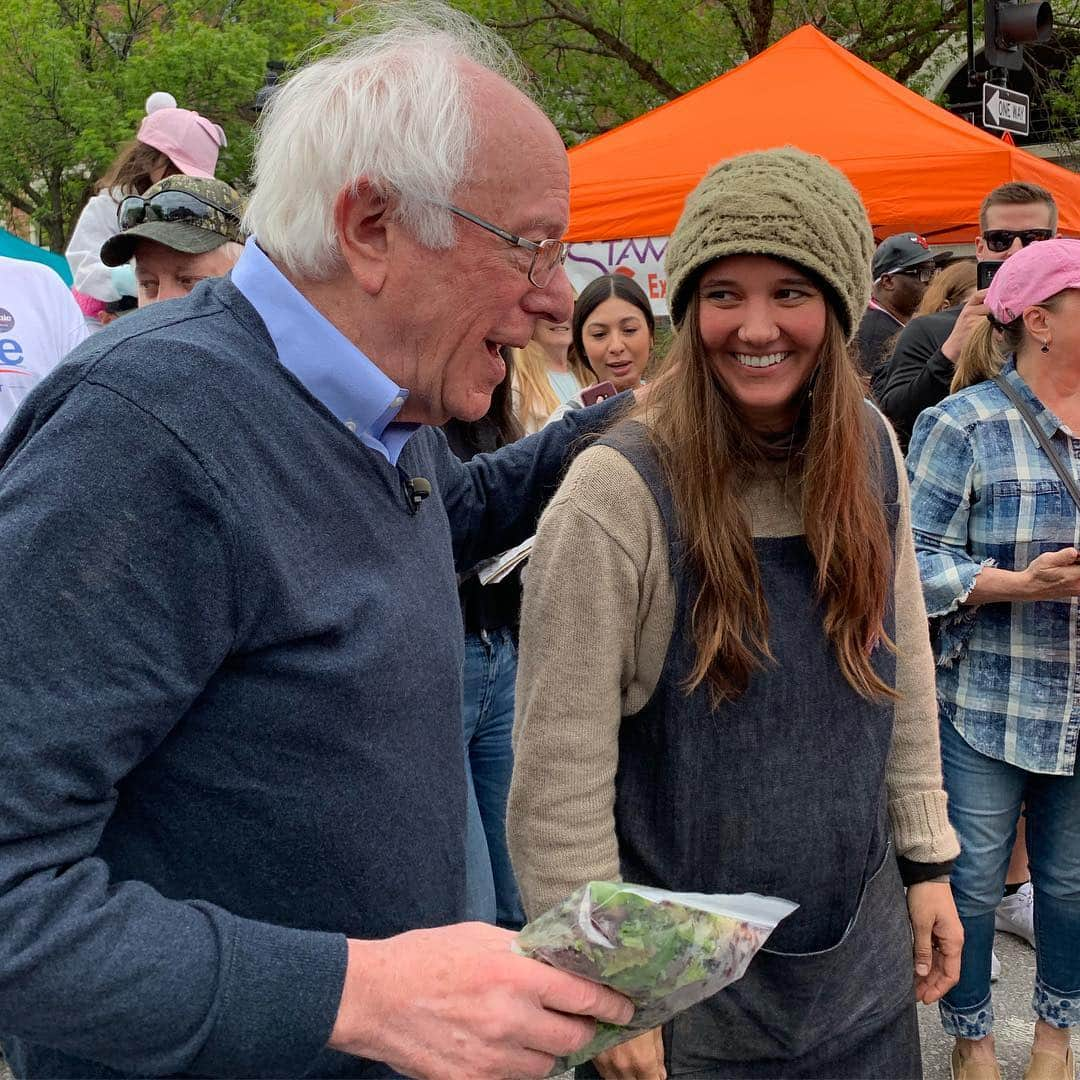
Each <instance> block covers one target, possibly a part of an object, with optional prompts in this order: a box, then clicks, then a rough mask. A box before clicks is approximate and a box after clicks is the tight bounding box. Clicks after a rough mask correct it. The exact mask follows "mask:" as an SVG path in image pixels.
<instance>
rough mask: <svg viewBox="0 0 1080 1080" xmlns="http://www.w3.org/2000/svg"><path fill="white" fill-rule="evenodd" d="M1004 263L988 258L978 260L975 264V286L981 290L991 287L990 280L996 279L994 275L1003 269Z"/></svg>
mask: <svg viewBox="0 0 1080 1080" xmlns="http://www.w3.org/2000/svg"><path fill="white" fill-rule="evenodd" d="M1002 265H1003V263H1002V262H1001V261H999V260H994V261H993V262H991V261H990V260H986V261H985V262H978V263H976V264H975V288H976V289H978V290H979V291H980V292H981V291H982V290H983V289H989V288H990V282H991V281H993V280H994V275H995V274H996V273H997V272H998V271H999V270H1000V269H1001V267H1002Z"/></svg>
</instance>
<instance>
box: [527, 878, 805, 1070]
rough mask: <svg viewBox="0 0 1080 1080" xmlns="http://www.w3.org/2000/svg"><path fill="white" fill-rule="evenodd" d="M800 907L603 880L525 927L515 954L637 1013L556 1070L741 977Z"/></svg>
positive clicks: (601, 1028) (606, 1027)
mask: <svg viewBox="0 0 1080 1080" xmlns="http://www.w3.org/2000/svg"><path fill="white" fill-rule="evenodd" d="M797 906H798V905H796V904H793V903H790V902H789V901H787V900H778V899H776V898H772V897H764V896H755V895H752V894H747V895H744V896H719V895H717V896H706V895H703V894H700V893H673V892H667V891H666V890H663V889H652V888H648V887H645V886H640V885H627V884H621V883H614V882H609V881H590V882H589V883H588V884H587V885H583V886H582V887H581V888H580V889H578V890H577V891H576V892H574V893H573V894H572V895H570V896H569V897H567V898H566V899H565V900H564V901H562V903H560V904H556V906H555V907H553V908H552V909H551V910H550V911H547V912H545V913H544V914H543V915H541V916H540V917H539V918H537V919H534V920H533V921H532V922H530V923H529V924H528V925H527V926H526V927H525V929H524V930H522V931H521V933H520V934H519V935H518V938H517V941H516V943H515V945H514V948H515V949H516V951H517V952H519V953H521V955H523V956H529V957H533V958H534V959H537V960H543V961H544V962H545V963H548V964H550V965H551V966H552V967H556V968H558V969H559V970H561V971H568V972H571V973H573V974H575V975H581V976H583V977H584V978H586V979H591V980H592V981H593V982H598V983H603V984H604V985H605V986H610V987H612V988H613V989H615V990H618V991H619V992H620V993H622V994H625V995H626V996H627V997H628V998H630V1000H631V1001H633V1003H634V1005H635V1006H636V1007H637V1011H636V1012H635V1014H634V1019H633V1020H632V1021H631V1022H630V1024H628V1025H627V1026H626V1027H617V1026H615V1025H612V1024H603V1023H601V1024H599V1025H598V1026H597V1031H596V1036H595V1037H594V1038H593V1040H592V1041H591V1042H590V1043H589V1044H588V1046H586V1047H585V1048H584V1049H583V1050H581V1051H579V1052H578V1053H577V1054H574V1055H572V1056H571V1057H569V1058H564V1059H561V1060H560V1061H559V1062H557V1063H556V1067H555V1069H554V1070H553V1071H554V1072H563V1071H565V1070H566V1069H569V1068H571V1067H573V1066H574V1065H580V1064H581V1063H582V1062H585V1061H588V1060H590V1059H591V1058H594V1057H595V1056H596V1055H597V1054H599V1053H601V1052H602V1051H604V1050H607V1049H609V1048H610V1047H612V1046H617V1045H618V1044H619V1043H621V1042H625V1041H626V1040H627V1039H632V1038H634V1036H635V1035H639V1034H641V1033H642V1032H643V1031H649V1030H650V1029H652V1028H655V1027H658V1026H659V1025H661V1024H664V1023H666V1022H667V1021H668V1020H670V1019H671V1018H672V1017H673V1016H674V1015H675V1014H676V1013H679V1012H682V1010H683V1009H687V1008H689V1007H690V1006H691V1005H696V1004H697V1003H698V1002H699V1001H702V1000H704V999H705V998H707V997H711V996H712V995H713V994H715V993H717V992H718V991H720V990H722V989H723V988H724V987H725V986H728V985H729V984H730V983H733V982H735V980H736V979H739V978H741V977H742V975H743V973H744V972H745V971H746V967H747V965H748V964H749V963H750V960H751V959H752V958H753V956H754V954H755V953H756V952H757V951H758V949H760V948H761V946H762V945H763V944H764V943H765V941H766V939H767V938H768V936H769V934H771V933H772V931H773V930H774V929H775V928H776V925H777V923H779V922H780V920H781V919H783V918H785V917H786V916H787V915H790V914H791V912H792V911H794V910H795V908H796V907H797Z"/></svg>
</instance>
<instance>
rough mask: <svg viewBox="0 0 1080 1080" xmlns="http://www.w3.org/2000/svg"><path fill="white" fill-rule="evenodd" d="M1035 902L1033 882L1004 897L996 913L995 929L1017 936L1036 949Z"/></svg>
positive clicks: (1028, 882)
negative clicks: (1032, 888) (1032, 889)
mask: <svg viewBox="0 0 1080 1080" xmlns="http://www.w3.org/2000/svg"><path fill="white" fill-rule="evenodd" d="M1034 912H1035V900H1034V897H1033V896H1032V893H1031V882H1030V881H1027V882H1025V883H1024V884H1023V885H1021V886H1020V888H1019V889H1017V890H1016V892H1014V893H1013V894H1012V896H1004V897H1002V899H1001V903H1000V904H998V906H997V910H996V911H995V912H994V929H995V930H1001V931H1002V932H1003V933H1006V934H1015V935H1016V936H1017V937H1019V938H1023V939H1024V940H1025V941H1026V942H1027V943H1028V944H1029V945H1030V946H1031V947H1032V948H1035V914H1034Z"/></svg>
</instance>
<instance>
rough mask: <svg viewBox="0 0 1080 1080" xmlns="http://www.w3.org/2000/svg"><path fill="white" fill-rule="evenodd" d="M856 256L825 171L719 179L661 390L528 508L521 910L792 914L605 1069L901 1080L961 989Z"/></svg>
mask: <svg viewBox="0 0 1080 1080" xmlns="http://www.w3.org/2000/svg"><path fill="white" fill-rule="evenodd" d="M872 252H873V240H872V237H871V233H870V228H869V223H868V222H867V219H866V213H865V210H864V209H863V207H862V204H861V202H860V200H859V197H858V195H857V194H856V193H855V191H854V189H853V188H852V187H851V185H850V184H849V183H848V181H847V180H846V179H845V178H844V177H843V176H842V175H841V174H839V173H838V172H836V171H835V170H834V169H833V168H832V167H831V166H829V165H828V164H826V163H825V162H824V161H822V160H821V159H820V158H815V157H811V156H809V155H807V154H803V153H801V152H799V151H795V150H775V151H768V152H765V153H757V154H747V155H743V156H741V157H739V158H735V159H732V160H731V161H729V162H726V163H724V164H722V165H720V166H717V168H715V169H714V170H712V171H711V172H710V173H709V174H708V175H707V176H706V177H705V179H704V180H703V181H702V183H701V184H700V185H699V186H698V188H697V189H696V190H695V191H694V192H693V193H692V194H691V195H690V196H689V198H688V199H687V203H686V207H685V208H684V211H683V215H682V217H681V219H680V221H679V224H678V226H677V227H676V230H675V232H674V234H673V235H672V238H671V242H670V245H669V247H668V253H667V271H668V283H669V284H668V297H669V305H670V309H671V315H672V320H673V322H674V324H675V327H676V334H675V339H674V343H673V345H672V348H671V351H670V353H669V355H668V357H667V359H666V362H665V366H664V368H663V370H662V373H661V374H660V376H659V377H658V378H657V379H656V380H655V382H654V383H653V385H652V387H651V389H650V392H649V395H648V397H647V399H646V400H645V402H644V404H643V405H641V406H640V407H639V408H638V409H637V411H636V413H635V414H633V415H632V417H631V418H630V419H628V420H626V421H625V422H622V423H620V424H619V425H617V426H616V427H615V428H614V429H613V430H612V431H610V432H609V433H608V435H607V436H606V437H605V438H604V439H602V440H601V441H600V443H599V445H596V446H594V447H591V448H590V449H588V450H586V451H585V452H584V453H583V454H582V455H581V456H580V457H579V458H578V460H577V461H576V462H575V464H574V465H573V466H572V467H571V470H570V472H569V474H568V476H567V478H566V480H565V481H564V483H563V485H562V487H561V488H560V490H559V492H558V494H557V495H556V497H555V499H554V500H553V501H552V503H551V505H550V506H549V508H548V511H547V513H546V514H545V516H544V518H543V519H542V521H541V525H540V529H539V531H538V534H537V539H536V544H535V546H534V549H533V555H532V560H531V564H530V570H529V577H528V581H527V585H526V593H525V606H524V612H523V618H522V640H521V660H520V673H519V680H518V709H517V717H516V746H517V761H516V765H515V772H514V780H513V783H512V787H511V796H510V805H509V823H508V828H509V839H510V846H511V854H512V857H513V860H514V866H515V869H516V871H517V874H518V879H519V883H520V886H521V891H522V897H523V900H524V904H525V908H526V911H527V913H529V914H532V915H535V914H537V913H538V912H539V911H541V910H543V909H544V908H546V907H548V906H549V905H550V904H551V903H553V902H555V901H558V900H559V899H561V898H562V897H563V896H564V895H566V894H567V893H568V892H569V891H570V890H571V889H573V888H574V887H576V886H578V885H580V884H581V883H582V882H584V881H588V880H590V879H610V878H613V877H622V879H623V880H627V881H634V882H637V883H640V884H646V885H653V886H659V887H661V888H668V889H675V890H679V891H693V892H707V893H742V892H757V893H765V894H773V895H779V896H783V897H786V898H788V899H791V900H795V901H796V902H798V903H799V905H800V907H799V910H798V911H797V912H795V913H794V914H793V915H792V916H790V918H789V919H787V920H785V921H784V922H783V923H782V924H781V925H780V927H779V928H778V929H777V930H776V931H775V932H774V934H773V936H772V938H770V941H769V942H768V944H767V945H766V947H765V948H764V949H763V950H762V952H761V953H760V954H759V955H758V957H757V958H756V959H755V960H754V962H753V963H752V964H751V966H750V969H749V971H748V973H747V974H746V975H745V976H744V978H743V979H742V980H740V981H739V982H738V983H736V984H735V985H734V986H732V987H730V988H729V989H728V990H726V991H725V992H724V993H722V994H720V995H717V997H715V998H712V999H710V1000H709V1001H706V1002H704V1003H703V1004H701V1005H699V1006H695V1007H694V1008H692V1009H690V1010H688V1011H687V1012H685V1013H683V1014H681V1015H680V1016H679V1017H678V1018H676V1020H675V1021H674V1023H673V1024H672V1025H669V1026H668V1027H666V1028H665V1029H664V1030H663V1032H662V1033H661V1032H659V1031H657V1032H652V1033H649V1034H647V1035H644V1036H642V1037H640V1038H639V1039H635V1040H633V1041H632V1042H630V1043H627V1044H625V1045H624V1046H622V1047H617V1048H616V1049H614V1050H612V1051H609V1052H608V1053H607V1054H605V1055H603V1056H602V1059H599V1060H598V1061H597V1062H596V1063H595V1065H596V1069H597V1070H598V1072H599V1073H600V1075H602V1076H604V1077H614V1078H624V1077H625V1078H629V1077H634V1078H642V1077H645V1078H649V1080H659V1078H661V1077H663V1076H664V1075H665V1071H666V1072H667V1074H668V1075H672V1076H680V1077H684V1078H692V1080H697V1078H704V1077H710V1078H713V1077H717V1078H722V1077H735V1076H738V1077H790V1076H803V1077H855V1076H871V1075H872V1076H889V1077H897V1078H904V1077H906V1078H914V1077H918V1076H921V1066H920V1061H919V1043H918V1031H917V1025H916V1022H915V1011H914V1000H915V997H916V995H917V996H918V998H919V999H920V1000H923V1001H933V1000H937V999H938V998H939V997H940V996H941V995H942V994H943V993H944V992H945V991H946V990H948V988H949V987H950V986H951V985H952V983H953V982H954V981H955V978H956V975H957V972H958V956H959V950H960V937H961V935H960V929H959V920H958V918H957V916H956V911H955V908H954V907H953V903H952V898H951V895H950V892H949V889H948V886H947V884H945V883H944V881H941V880H935V879H940V878H941V877H942V876H943V875H947V873H948V871H949V868H950V865H951V861H952V859H953V858H954V857H955V856H956V854H957V850H958V848H957V843H956V838H955V835H954V834H953V831H952V829H951V828H950V826H949V823H948V818H947V815H946V810H945V796H944V793H943V792H942V790H941V763H940V756H939V750H938V743H937V707H936V701H935V699H934V694H933V662H932V657H931V654H930V648H929V641H928V637H927V631H926V615H925V609H924V607H923V604H922V595H921V591H920V587H919V579H918V571H917V568H916V564H915V554H914V545H913V542H912V537H911V530H910V524H909V519H908V513H909V511H908V501H907V490H906V484H905V480H904V476H903V468H902V461H901V459H900V456H899V450H898V448H897V446H896V444H895V439H894V438H893V436H892V434H891V431H890V429H889V427H888V425H887V424H886V423H885V422H884V420H883V419H882V418H881V416H880V414H878V413H877V411H876V410H875V409H874V408H873V407H872V406H871V405H870V404H869V403H868V402H867V401H866V400H865V397H864V390H863V385H862V382H861V380H860V376H859V372H858V368H857V365H856V363H855V361H854V359H853V357H852V355H851V353H850V350H849V347H848V342H849V341H850V339H851V337H852V335H853V333H854V329H855V326H856V325H857V323H858V319H859V316H860V315H861V313H862V311H863V310H864V309H865V306H866V302H867V298H868V296H869V290H870V259H871V255H872ZM582 627H592V628H596V629H597V631H598V632H601V633H602V634H603V645H602V647H597V644H596V640H595V632H594V633H593V634H592V635H590V636H586V635H583V634H582V632H581V629H582ZM894 642H895V647H894V644H893V643H894ZM905 884H906V885H908V886H909V890H908V899H907V904H906V906H905V897H904V889H903V886H904V885H905ZM913 932H914V940H915V955H914V957H913V954H912V934H913ZM913 968H914V975H915V980H914V981H915V993H913V991H912V981H913ZM585 1075H596V1072H587V1073H586V1074H585Z"/></svg>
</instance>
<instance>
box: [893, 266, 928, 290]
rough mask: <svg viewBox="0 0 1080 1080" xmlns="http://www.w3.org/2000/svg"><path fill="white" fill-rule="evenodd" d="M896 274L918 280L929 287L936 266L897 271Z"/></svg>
mask: <svg viewBox="0 0 1080 1080" xmlns="http://www.w3.org/2000/svg"><path fill="white" fill-rule="evenodd" d="M896 273H897V274H903V275H904V276H905V277H913V278H918V279H919V281H921V282H922V283H923V284H924V285H929V284H930V282H931V280H932V279H933V277H934V275H935V274H936V273H937V267H936V266H932V265H931V266H913V267H912V268H911V269H910V270H897V271H896Z"/></svg>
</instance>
